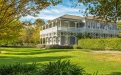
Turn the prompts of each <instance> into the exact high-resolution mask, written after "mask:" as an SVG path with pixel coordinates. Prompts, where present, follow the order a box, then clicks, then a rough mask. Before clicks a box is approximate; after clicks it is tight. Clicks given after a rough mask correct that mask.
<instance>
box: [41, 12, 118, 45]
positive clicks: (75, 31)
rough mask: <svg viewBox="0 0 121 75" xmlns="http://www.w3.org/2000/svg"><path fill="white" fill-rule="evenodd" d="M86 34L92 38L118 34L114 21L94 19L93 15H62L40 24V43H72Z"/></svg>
mask: <svg viewBox="0 0 121 75" xmlns="http://www.w3.org/2000/svg"><path fill="white" fill-rule="evenodd" d="M85 33H86V34H87V35H89V36H91V37H94V38H108V37H111V38H114V37H117V35H118V34H119V32H118V29H117V26H116V23H114V22H108V23H106V21H104V20H101V19H96V18H94V17H93V16H88V17H80V16H74V15H67V14H65V15H63V16H61V17H58V18H56V19H54V20H52V21H50V22H48V23H46V24H45V25H43V26H42V30H41V31H40V38H41V40H42V42H41V44H46V45H54V44H59V45H65V44H68V45H73V44H77V41H78V37H77V36H79V35H82V34H85Z"/></svg>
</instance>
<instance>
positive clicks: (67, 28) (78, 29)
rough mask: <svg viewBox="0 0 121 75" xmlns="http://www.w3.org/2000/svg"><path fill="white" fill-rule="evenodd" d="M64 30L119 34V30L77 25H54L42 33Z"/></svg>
mask: <svg viewBox="0 0 121 75" xmlns="http://www.w3.org/2000/svg"><path fill="white" fill-rule="evenodd" d="M57 30H58V31H63V32H74V33H84V32H86V33H103V34H119V31H118V30H109V29H108V30H106V29H98V28H86V27H84V28H76V27H57V26H55V27H52V28H48V29H45V30H42V31H41V34H47V33H52V32H57Z"/></svg>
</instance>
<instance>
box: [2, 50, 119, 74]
mask: <svg viewBox="0 0 121 75" xmlns="http://www.w3.org/2000/svg"><path fill="white" fill-rule="evenodd" d="M58 59H62V60H64V59H70V60H71V62H72V63H78V65H80V66H82V67H84V69H85V70H86V72H87V73H89V74H93V73H94V72H97V71H98V75H106V74H107V75H121V54H110V53H95V52H92V51H90V50H82V49H80V50H72V49H63V50H62V49H58V50H57V49H51V50H46V49H45V50H44V49H41V50H40V49H37V48H2V53H1V54H0V64H6V65H8V64H15V63H17V62H22V63H32V62H36V63H37V65H38V66H41V64H43V63H47V62H49V61H56V60H58Z"/></svg>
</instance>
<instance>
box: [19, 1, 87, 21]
mask: <svg viewBox="0 0 121 75" xmlns="http://www.w3.org/2000/svg"><path fill="white" fill-rule="evenodd" d="M75 3H77V2H73V3H72V2H70V0H63V2H62V3H60V4H58V5H56V6H49V7H47V8H45V9H43V10H41V11H40V14H38V17H32V16H26V17H22V18H21V21H32V22H34V21H35V20H36V19H38V18H40V19H44V20H45V21H47V20H53V19H55V18H58V17H60V16H63V15H65V14H69V15H76V16H83V13H82V11H84V10H85V8H86V7H85V6H84V5H83V4H80V6H77V7H72V6H73V5H75Z"/></svg>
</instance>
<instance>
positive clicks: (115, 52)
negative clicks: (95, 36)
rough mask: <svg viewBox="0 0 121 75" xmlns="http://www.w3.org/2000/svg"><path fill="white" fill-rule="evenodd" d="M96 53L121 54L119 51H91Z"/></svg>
mask: <svg viewBox="0 0 121 75" xmlns="http://www.w3.org/2000/svg"><path fill="white" fill-rule="evenodd" d="M92 52H96V53H111V54H121V51H92Z"/></svg>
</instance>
